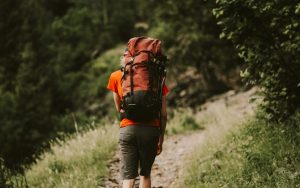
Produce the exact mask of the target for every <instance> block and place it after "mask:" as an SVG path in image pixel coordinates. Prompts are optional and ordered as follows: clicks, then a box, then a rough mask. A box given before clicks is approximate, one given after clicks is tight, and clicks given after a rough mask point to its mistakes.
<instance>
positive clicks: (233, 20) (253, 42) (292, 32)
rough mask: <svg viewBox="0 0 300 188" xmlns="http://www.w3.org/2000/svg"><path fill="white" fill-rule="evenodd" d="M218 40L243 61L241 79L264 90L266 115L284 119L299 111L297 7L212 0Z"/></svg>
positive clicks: (294, 3) (299, 21) (299, 5)
mask: <svg viewBox="0 0 300 188" xmlns="http://www.w3.org/2000/svg"><path fill="white" fill-rule="evenodd" d="M217 6H218V7H217V8H216V9H214V11H213V12H214V15H215V16H216V18H217V19H218V21H219V22H218V24H219V25H220V26H222V27H223V32H222V33H221V35H220V37H221V38H226V39H228V40H230V41H232V42H233V43H234V44H235V46H236V48H237V50H238V51H239V56H240V57H241V58H242V59H243V60H244V61H245V62H246V65H247V67H246V69H245V70H244V71H243V72H242V74H241V75H242V77H243V78H244V79H245V80H246V81H247V83H248V84H251V85H253V84H258V85H261V86H262V87H263V90H262V93H263V95H264V96H265V99H264V103H263V107H264V109H265V111H266V112H267V117H268V118H269V119H272V120H277V121H278V120H279V121H280V120H284V119H285V118H286V117H288V116H290V115H291V114H293V113H294V112H295V111H296V110H297V109H299V107H300V74H299V72H300V32H299V30H300V19H299V18H300V3H299V2H298V1H292V0H286V1H272V0H266V1H260V0H235V1H232V0H217Z"/></svg>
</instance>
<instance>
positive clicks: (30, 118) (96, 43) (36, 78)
mask: <svg viewBox="0 0 300 188" xmlns="http://www.w3.org/2000/svg"><path fill="white" fill-rule="evenodd" d="M132 5H133V2H131V1H129V0H125V1H118V3H108V1H107V0H101V1H93V0H88V1H83V0H78V1H73V0H67V1H57V0H55V1H51V2H50V1H42V0H38V1H34V0H28V1H8V0H4V1H1V2H0V12H1V15H2V16H1V18H0V23H1V26H0V42H1V47H0V62H1V64H0V99H1V101H0V108H1V110H0V116H1V119H0V124H1V127H0V131H1V135H0V156H1V157H2V158H4V160H5V165H6V166H8V167H10V168H12V169H15V168H17V170H21V169H19V167H20V165H21V164H30V163H31V162H33V161H34V158H35V157H36V154H39V153H40V152H41V151H42V150H43V149H44V148H46V147H48V145H49V144H48V143H47V142H48V141H49V140H50V139H53V138H55V137H56V136H58V135H59V133H61V132H73V131H74V130H75V129H74V127H73V119H72V116H71V114H72V113H76V117H77V118H79V119H81V118H83V119H84V117H85V116H87V115H86V111H87V110H86V109H87V107H86V106H87V105H88V102H86V101H88V100H87V99H89V101H91V100H92V99H91V97H95V95H96V94H95V92H94V93H93V94H94V96H91V93H92V92H89V91H85V89H86V88H87V85H88V84H86V83H87V82H89V81H91V79H90V78H91V77H90V74H93V73H94V72H93V69H92V68H91V67H92V63H93V61H92V60H93V59H94V58H95V57H97V56H98V55H99V54H101V53H102V52H104V50H106V49H107V48H110V47H113V46H114V45H116V44H117V43H119V42H121V41H124V40H127V39H128V38H129V37H130V35H131V33H133V24H134V16H135V14H134V13H133V11H132V10H131V9H130V7H131V6H132ZM126 7H127V8H126ZM120 9H124V11H116V10H120ZM124 14H126V16H124ZM125 26H126V30H125V29H123V28H125ZM99 74H100V73H98V76H99ZM102 80H104V79H103V78H102ZM93 81H94V80H93ZM95 88H99V87H95ZM101 92H103V91H101ZM85 103H86V105H85ZM83 108H85V109H83ZM82 109H83V110H82ZM101 115H103V114H101ZM85 119H87V118H85Z"/></svg>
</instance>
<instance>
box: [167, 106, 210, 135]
mask: <svg viewBox="0 0 300 188" xmlns="http://www.w3.org/2000/svg"><path fill="white" fill-rule="evenodd" d="M205 124H206V122H205V121H204V120H200V119H197V118H196V117H195V114H194V113H193V112H192V110H191V109H188V108H186V109H178V110H174V111H173V112H172V117H171V118H170V120H169V121H168V124H167V128H166V134H167V135H174V134H180V133H185V132H190V131H194V130H202V129H204V125H205Z"/></svg>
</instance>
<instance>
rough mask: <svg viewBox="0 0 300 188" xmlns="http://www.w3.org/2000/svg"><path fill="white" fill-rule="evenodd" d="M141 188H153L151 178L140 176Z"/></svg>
mask: <svg viewBox="0 0 300 188" xmlns="http://www.w3.org/2000/svg"><path fill="white" fill-rule="evenodd" d="M140 188H151V176H140Z"/></svg>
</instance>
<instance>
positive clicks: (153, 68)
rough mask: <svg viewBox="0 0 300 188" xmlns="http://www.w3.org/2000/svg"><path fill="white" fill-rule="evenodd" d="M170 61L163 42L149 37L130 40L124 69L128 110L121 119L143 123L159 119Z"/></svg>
mask: <svg viewBox="0 0 300 188" xmlns="http://www.w3.org/2000/svg"><path fill="white" fill-rule="evenodd" d="M166 61H167V58H166V56H164V55H163V54H162V52H161V41H160V40H158V39H153V38H148V37H135V38H132V39H130V40H129V42H128V46H127V49H126V51H125V53H124V59H123V63H122V64H123V65H122V69H121V70H122V72H123V76H122V79H121V85H122V92H123V96H122V104H121V108H122V109H123V111H124V113H121V118H127V119H131V120H134V121H138V122H143V121H149V120H152V119H155V118H158V117H159V114H160V110H161V104H162V103H161V101H162V91H163V86H164V82H165V79H166V69H165V67H166Z"/></svg>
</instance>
